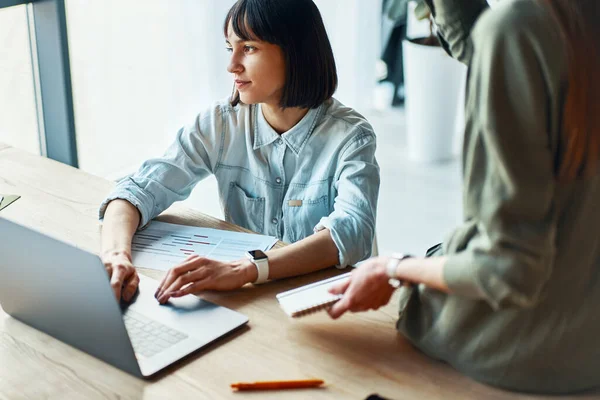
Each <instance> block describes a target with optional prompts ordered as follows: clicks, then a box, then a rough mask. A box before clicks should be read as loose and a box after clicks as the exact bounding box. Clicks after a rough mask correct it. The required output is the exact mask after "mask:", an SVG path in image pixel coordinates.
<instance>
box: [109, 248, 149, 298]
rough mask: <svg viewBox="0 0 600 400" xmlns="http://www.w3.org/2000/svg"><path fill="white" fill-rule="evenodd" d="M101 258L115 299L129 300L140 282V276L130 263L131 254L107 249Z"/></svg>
mask: <svg viewBox="0 0 600 400" xmlns="http://www.w3.org/2000/svg"><path fill="white" fill-rule="evenodd" d="M101 259H102V263H103V264H104V267H105V268H106V272H107V273H108V277H109V278H110V286H111V287H112V289H113V292H114V293H115V297H116V298H117V300H121V298H122V299H123V300H125V301H130V300H131V299H132V298H133V295H134V294H135V292H136V290H137V288H138V285H139V284H140V277H139V276H138V274H137V272H136V270H135V267H134V266H133V264H132V263H131V255H129V254H127V253H126V252H122V251H109V252H106V253H104V254H103V255H102V257H101Z"/></svg>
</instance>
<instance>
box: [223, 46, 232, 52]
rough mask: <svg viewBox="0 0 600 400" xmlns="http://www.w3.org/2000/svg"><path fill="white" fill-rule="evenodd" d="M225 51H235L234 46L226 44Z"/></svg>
mask: <svg viewBox="0 0 600 400" xmlns="http://www.w3.org/2000/svg"><path fill="white" fill-rule="evenodd" d="M225 51H228V52H230V53H231V52H232V51H233V47H229V46H225Z"/></svg>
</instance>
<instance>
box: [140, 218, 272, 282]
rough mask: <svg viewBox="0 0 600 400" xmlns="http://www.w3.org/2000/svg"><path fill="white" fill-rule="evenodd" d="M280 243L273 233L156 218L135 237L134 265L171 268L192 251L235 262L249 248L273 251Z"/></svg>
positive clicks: (163, 268)
mask: <svg viewBox="0 0 600 400" xmlns="http://www.w3.org/2000/svg"><path fill="white" fill-rule="evenodd" d="M276 242H277V238H276V237H273V236H264V235H256V234H250V233H242V232H231V231H223V230H219V229H210V228H198V227H194V226H185V225H177V224H168V223H166V222H158V221H153V222H152V223H151V224H150V226H149V227H148V228H146V229H144V230H143V231H140V232H138V233H136V234H135V235H134V237H133V241H132V257H133V265H135V266H136V267H141V268H150V269H157V270H161V271H167V270H168V269H169V268H171V267H174V266H175V265H177V264H180V263H181V262H182V261H183V260H185V259H186V258H187V257H188V256H189V255H191V254H197V255H199V256H201V257H206V258H210V259H213V260H219V261H233V260H238V259H240V258H243V257H244V253H245V252H246V251H247V250H256V249H260V250H262V251H266V250H269V249H270V248H271V247H273V245H274V244H275V243H276Z"/></svg>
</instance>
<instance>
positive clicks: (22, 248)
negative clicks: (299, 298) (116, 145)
mask: <svg viewBox="0 0 600 400" xmlns="http://www.w3.org/2000/svg"><path fill="white" fill-rule="evenodd" d="M140 280H141V281H140V286H139V294H138V295H137V298H136V299H135V301H134V302H133V303H132V304H130V305H128V306H126V307H123V306H122V305H119V303H118V302H117V301H116V299H115V296H114V295H113V292H112V288H111V286H110V283H109V280H108V276H107V274H106V271H105V269H104V265H103V264H102V262H101V261H100V259H99V258H98V257H97V256H96V255H94V254H92V253H89V252H87V251H85V250H82V249H78V248H76V247H74V246H71V245H69V244H67V243H64V242H61V241H59V240H56V239H53V238H51V237H48V236H46V235H43V234H41V233H39V232H36V231H35V230H32V229H29V228H26V227H24V226H21V225H18V224H16V223H13V222H10V221H8V220H6V219H3V218H0V304H1V305H2V308H3V309H4V311H5V312H6V313H8V314H10V315H11V316H13V317H14V318H16V319H18V320H20V321H22V322H24V323H26V324H27V325H30V326H32V327H34V328H36V329H39V330H41V331H43V332H45V333H47V334H49V335H51V336H53V337H55V338H57V339H59V340H61V341H63V342H65V343H67V344H69V345H71V346H74V347H76V348H78V349H80V350H83V351H84V352H86V353H88V354H91V355H93V356H95V357H97V358H100V359H101V360H104V361H106V362H107V363H109V364H112V365H114V366H115V367H117V368H120V369H122V370H124V371H126V372H129V373H130V374H133V375H135V376H139V377H148V376H150V375H153V374H155V373H156V372H158V371H160V370H161V369H163V368H165V367H166V366H168V365H170V364H172V363H173V362H175V361H177V360H179V359H181V358H183V357H185V356H186V355H188V354H190V353H192V352H193V351H195V350H198V349H199V348H201V347H203V346H206V345H207V344H209V343H211V342H213V341H214V340H216V339H218V338H219V337H221V336H223V335H225V334H227V333H228V332H231V331H232V330H234V329H236V328H238V327H240V326H242V325H244V324H246V323H247V322H248V318H247V317H246V316H244V315H242V314H240V313H237V312H235V311H232V310H230V309H227V308H225V307H221V306H218V305H216V304H213V303H210V302H208V301H205V300H201V299H199V298H197V297H195V296H191V295H190V296H185V297H182V298H178V299H171V300H170V301H169V303H167V305H164V306H161V305H159V304H158V302H157V301H156V299H155V298H154V292H155V291H156V289H157V287H158V283H157V282H156V281H154V280H152V279H150V278H146V277H144V276H142V275H140Z"/></svg>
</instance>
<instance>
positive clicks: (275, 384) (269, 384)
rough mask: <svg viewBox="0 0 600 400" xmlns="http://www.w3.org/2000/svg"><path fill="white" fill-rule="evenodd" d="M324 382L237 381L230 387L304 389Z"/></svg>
mask: <svg viewBox="0 0 600 400" xmlns="http://www.w3.org/2000/svg"><path fill="white" fill-rule="evenodd" d="M324 383H325V381H323V380H321V379H304V380H298V381H265V382H239V383H232V384H231V388H232V389H236V390H278V389H304V388H313V387H318V386H321V385H322V384H324Z"/></svg>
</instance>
